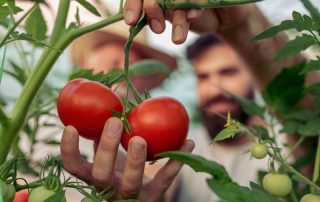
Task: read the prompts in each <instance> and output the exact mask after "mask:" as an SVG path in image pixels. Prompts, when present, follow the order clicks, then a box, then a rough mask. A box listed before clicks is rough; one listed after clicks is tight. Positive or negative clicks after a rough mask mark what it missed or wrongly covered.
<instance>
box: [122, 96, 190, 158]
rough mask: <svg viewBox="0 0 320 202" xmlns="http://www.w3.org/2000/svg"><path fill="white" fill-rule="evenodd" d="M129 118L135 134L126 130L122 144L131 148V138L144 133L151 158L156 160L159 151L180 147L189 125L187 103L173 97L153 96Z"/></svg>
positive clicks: (133, 111) (140, 105) (148, 154)
mask: <svg viewBox="0 0 320 202" xmlns="http://www.w3.org/2000/svg"><path fill="white" fill-rule="evenodd" d="M127 119H128V121H129V123H130V126H131V134H128V133H127V132H126V131H124V133H123V134H122V138H121V144H122V146H123V148H124V149H125V150H127V149H128V143H129V140H130V139H131V138H132V137H134V136H140V137H142V138H144V139H145V141H146V142H147V161H152V160H156V159H157V158H154V155H155V154H158V153H160V152H165V151H175V150H179V149H180V148H181V146H182V145H183V143H184V141H185V139H186V136H187V133H188V129H189V117H188V113H187V111H186V109H185V108H184V106H183V105H182V104H181V103H180V102H179V101H178V100H176V99H174V98H170V97H159V98H150V99H147V100H145V101H143V102H142V103H141V104H139V105H138V106H136V107H135V108H133V110H132V111H131V112H130V114H129V115H128V116H127Z"/></svg>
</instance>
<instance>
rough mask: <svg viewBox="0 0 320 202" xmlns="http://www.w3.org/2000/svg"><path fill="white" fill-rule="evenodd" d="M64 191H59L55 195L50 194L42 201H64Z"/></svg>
mask: <svg viewBox="0 0 320 202" xmlns="http://www.w3.org/2000/svg"><path fill="white" fill-rule="evenodd" d="M65 198H66V197H65V191H59V192H57V193H56V194H55V195H53V196H50V197H49V198H48V199H46V200H45V201H44V202H65Z"/></svg>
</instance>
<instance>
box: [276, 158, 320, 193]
mask: <svg viewBox="0 0 320 202" xmlns="http://www.w3.org/2000/svg"><path fill="white" fill-rule="evenodd" d="M282 165H283V166H284V167H285V168H286V169H287V170H288V171H289V172H291V173H292V174H294V175H296V176H297V177H298V178H300V179H301V180H303V181H304V182H305V183H307V184H308V185H309V186H310V187H312V188H313V189H314V190H316V191H317V192H320V187H318V186H317V185H316V184H315V183H314V182H312V181H311V180H309V179H308V178H307V177H305V176H303V175H302V174H301V173H299V172H298V171H297V170H296V169H294V168H293V167H292V166H290V165H289V164H287V163H283V164H282Z"/></svg>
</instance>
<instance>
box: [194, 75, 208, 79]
mask: <svg viewBox="0 0 320 202" xmlns="http://www.w3.org/2000/svg"><path fill="white" fill-rule="evenodd" d="M197 77H198V79H199V80H205V79H207V78H208V77H209V76H208V74H197Z"/></svg>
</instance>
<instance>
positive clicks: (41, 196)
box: [28, 186, 66, 202]
mask: <svg viewBox="0 0 320 202" xmlns="http://www.w3.org/2000/svg"><path fill="white" fill-rule="evenodd" d="M55 194H56V192H55V191H53V190H48V189H47V188H45V187H44V186H40V187H37V188H35V189H33V190H32V191H31V192H30V195H29V201H28V202H43V201H45V200H47V199H48V198H49V197H51V196H53V195H55ZM64 201H65V202H66V198H64Z"/></svg>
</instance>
